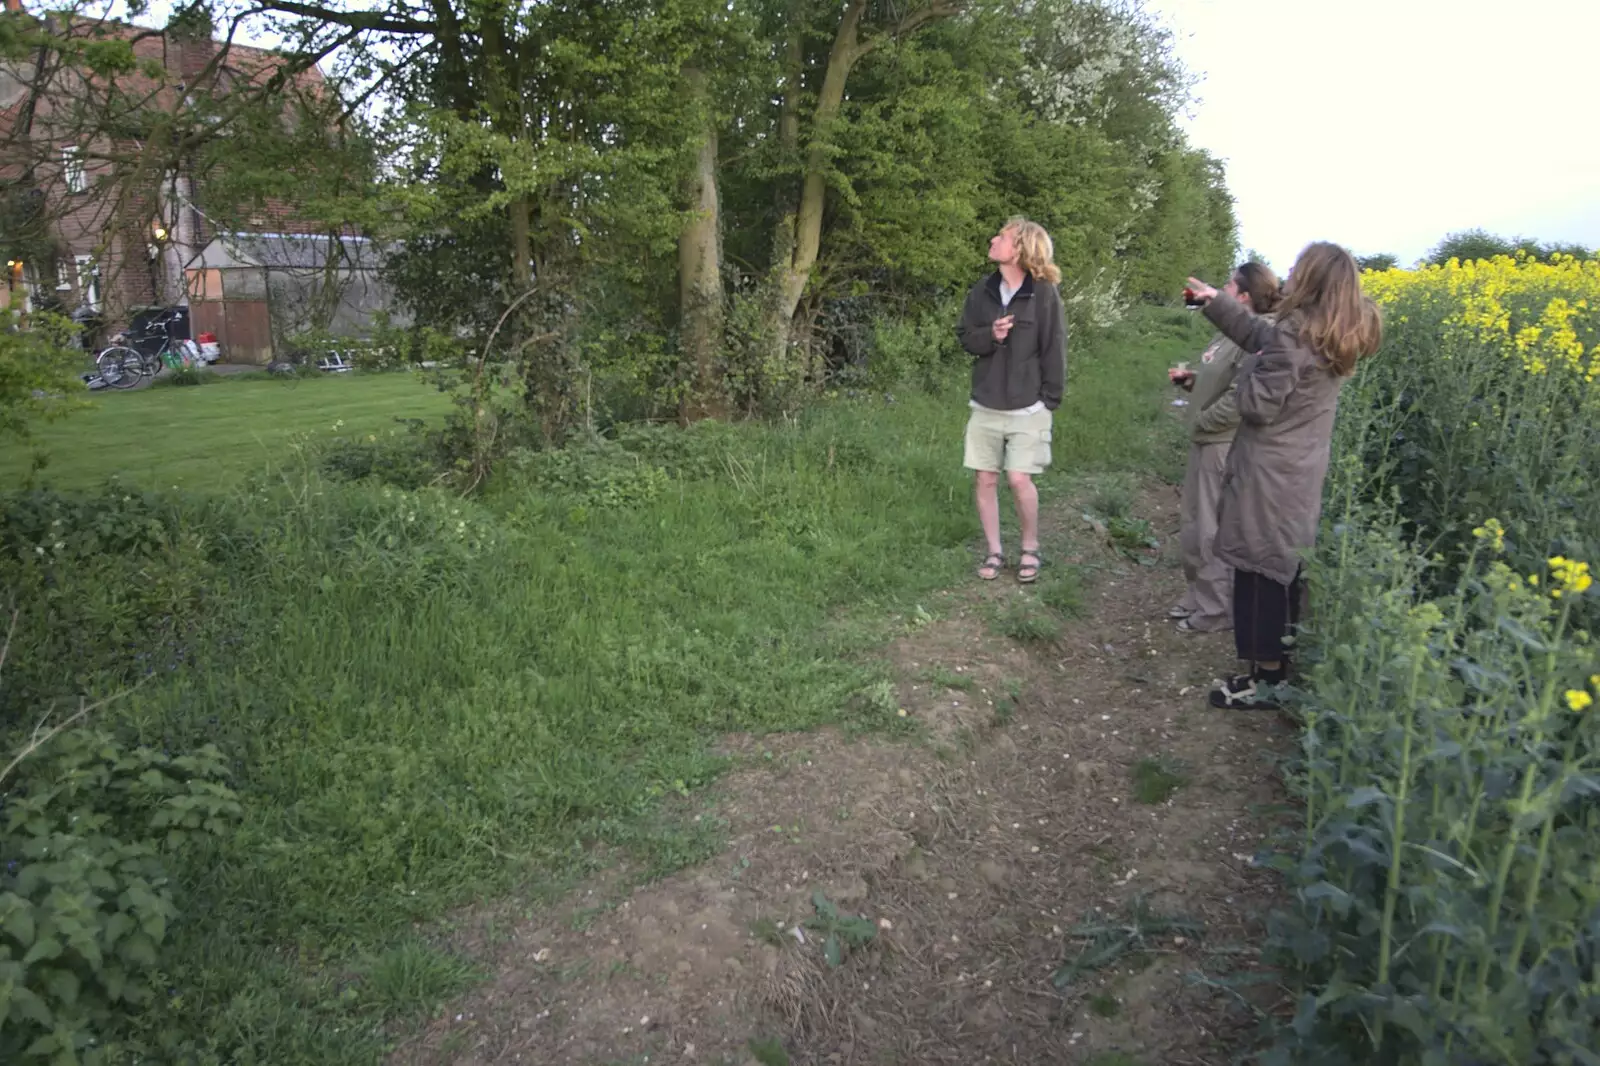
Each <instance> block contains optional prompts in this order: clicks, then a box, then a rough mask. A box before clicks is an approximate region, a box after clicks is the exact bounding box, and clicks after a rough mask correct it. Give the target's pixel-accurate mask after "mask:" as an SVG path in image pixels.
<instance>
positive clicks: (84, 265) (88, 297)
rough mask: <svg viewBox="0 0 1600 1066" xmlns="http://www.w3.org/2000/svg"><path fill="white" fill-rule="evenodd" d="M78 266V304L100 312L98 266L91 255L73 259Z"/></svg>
mask: <svg viewBox="0 0 1600 1066" xmlns="http://www.w3.org/2000/svg"><path fill="white" fill-rule="evenodd" d="M73 258H74V259H75V260H76V261H77V264H78V302H79V303H80V304H82V305H83V306H84V307H87V308H88V309H89V310H91V311H98V310H100V264H99V263H96V262H95V261H94V256H92V255H79V256H74V257H73Z"/></svg>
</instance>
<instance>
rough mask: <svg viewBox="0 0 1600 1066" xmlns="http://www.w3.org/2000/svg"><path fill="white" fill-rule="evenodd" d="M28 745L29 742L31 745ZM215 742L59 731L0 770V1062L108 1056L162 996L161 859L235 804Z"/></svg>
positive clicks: (171, 897)
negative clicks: (164, 748) (135, 741)
mask: <svg viewBox="0 0 1600 1066" xmlns="http://www.w3.org/2000/svg"><path fill="white" fill-rule="evenodd" d="M36 743H37V746H35V744H36ZM224 780H225V775H224V772H223V762H222V756H221V753H219V752H218V751H217V750H216V749H215V748H211V747H206V748H202V749H200V750H199V751H197V752H194V753H193V754H189V755H178V756H174V755H170V754H167V753H163V752H157V751H153V750H151V749H150V748H147V747H134V748H129V747H127V746H125V745H123V744H122V743H120V742H119V741H117V740H116V739H114V738H113V737H112V736H111V735H110V734H108V733H105V732H102V731H99V730H95V729H87V728H68V729H66V730H64V731H63V732H61V733H60V734H59V735H54V736H51V735H48V734H47V735H45V736H44V737H42V738H40V739H39V740H38V741H37V742H35V741H30V742H29V744H28V746H27V747H26V748H25V749H24V754H22V755H19V756H18V757H17V760H16V761H13V762H12V763H11V765H10V767H8V768H7V772H6V773H0V804H3V814H0V1061H4V1062H7V1063H17V1064H19V1066H29V1064H32V1063H38V1064H44V1063H50V1064H52V1066H57V1064H62V1063H83V1064H85V1066H95V1064H101V1063H104V1064H108V1066H109V1064H112V1063H121V1062H126V1061H130V1058H132V1057H134V1056H137V1055H138V1054H139V1053H140V1052H143V1051H145V1050H146V1048H145V1046H144V1044H143V1040H142V1038H141V1036H140V1034H139V1032H138V1027H137V1026H136V1025H135V1024H134V1022H135V1021H136V1019H137V1017H138V1015H139V1014H140V1013H141V1012H144V1011H146V1010H148V1009H149V1008H150V1007H151V1006H152V1005H153V1004H155V1003H156V1002H157V1000H158V998H159V997H162V996H165V995H166V994H167V987H166V986H167V983H168V982H167V979H166V977H165V976H164V972H163V970H164V967H163V949H164V947H165V946H166V944H167V943H168V941H169V939H170V933H171V931H172V928H173V927H174V925H176V924H177V923H178V922H179V921H181V918H182V915H181V912H180V910H179V908H178V899H177V890H176V887H175V885H174V882H173V876H172V871H171V868H170V867H171V864H172V863H173V861H174V860H175V859H179V858H181V857H182V856H183V855H184V853H186V852H188V851H190V850H191V849H193V848H195V847H197V846H198V845H199V842H200V841H201V840H202V839H204V838H205V837H208V836H217V835H220V834H222V833H224V832H226V831H227V830H228V828H229V827H230V826H231V825H232V824H233V823H234V821H235V820H236V819H237V818H238V816H239V814H240V813H241V808H240V806H239V803H238V800H237V798H236V797H235V796H234V793H233V792H232V791H231V790H230V789H229V788H228V787H227V785H226V784H225V783H224Z"/></svg>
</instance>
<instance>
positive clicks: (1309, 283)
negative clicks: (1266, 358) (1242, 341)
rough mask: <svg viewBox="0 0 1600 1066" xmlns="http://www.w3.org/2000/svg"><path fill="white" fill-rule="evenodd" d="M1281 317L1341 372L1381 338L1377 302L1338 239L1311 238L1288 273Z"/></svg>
mask: <svg viewBox="0 0 1600 1066" xmlns="http://www.w3.org/2000/svg"><path fill="white" fill-rule="evenodd" d="M1278 321H1279V322H1280V323H1283V324H1284V325H1285V326H1287V327H1289V328H1290V329H1292V330H1293V331H1294V332H1295V334H1296V335H1297V336H1298V337H1299V338H1300V343H1301V344H1304V345H1305V346H1306V347H1307V348H1310V349H1311V350H1312V351H1313V352H1315V353H1316V354H1317V355H1318V356H1319V357H1320V358H1321V359H1322V361H1323V362H1325V363H1326V364H1327V365H1328V369H1329V370H1331V371H1333V372H1334V373H1335V374H1337V375H1339V376H1340V377H1349V376H1350V375H1351V374H1353V373H1355V370H1356V364H1357V363H1358V362H1360V361H1361V360H1362V359H1364V358H1366V357H1367V356H1369V355H1371V354H1372V353H1373V352H1375V351H1377V350H1378V346H1379V345H1380V344H1382V343H1383V319H1382V317H1381V316H1380V315H1379V314H1378V305H1377V304H1375V303H1373V302H1372V300H1371V299H1370V298H1368V297H1366V296H1363V295H1362V294H1361V272H1360V270H1359V269H1357V267H1356V261H1355V258H1354V257H1352V256H1351V255H1350V253H1349V252H1347V251H1345V250H1344V249H1343V248H1341V247H1339V246H1338V245H1337V244H1332V243H1329V242H1328V241H1318V242H1316V243H1315V244H1308V245H1307V246H1306V249H1305V251H1303V252H1301V253H1300V258H1298V259H1296V260H1295V261H1294V269H1293V270H1292V271H1290V273H1289V286H1288V291H1287V292H1286V293H1285V294H1284V297H1283V302H1282V303H1281V304H1279V305H1278Z"/></svg>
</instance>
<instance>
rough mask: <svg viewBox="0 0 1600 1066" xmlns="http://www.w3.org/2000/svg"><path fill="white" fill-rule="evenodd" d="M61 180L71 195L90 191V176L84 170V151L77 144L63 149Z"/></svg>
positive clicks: (65, 146)
mask: <svg viewBox="0 0 1600 1066" xmlns="http://www.w3.org/2000/svg"><path fill="white" fill-rule="evenodd" d="M61 180H62V181H63V182H65V183H66V186H67V191H68V192H70V193H85V192H88V191H89V175H88V173H87V172H86V171H85V170H84V168H83V151H82V150H81V149H79V147H78V146H77V145H75V144H69V145H64V146H63V147H62V149H61Z"/></svg>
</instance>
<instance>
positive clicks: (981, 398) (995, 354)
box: [956, 270, 1067, 411]
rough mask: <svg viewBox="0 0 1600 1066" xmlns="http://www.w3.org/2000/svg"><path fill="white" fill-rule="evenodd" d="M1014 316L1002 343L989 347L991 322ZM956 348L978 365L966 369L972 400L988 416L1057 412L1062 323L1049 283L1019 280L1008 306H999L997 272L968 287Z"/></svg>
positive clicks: (1062, 370)
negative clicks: (1040, 408)
mask: <svg viewBox="0 0 1600 1066" xmlns="http://www.w3.org/2000/svg"><path fill="white" fill-rule="evenodd" d="M1008 314H1009V315H1014V316H1016V321H1014V322H1013V323H1012V324H1011V332H1010V333H1009V334H1008V335H1007V336H1006V339H1005V340H1004V341H1001V342H999V343H996V342H995V339H994V333H993V326H994V322H995V319H997V318H1000V317H1002V316H1004V315H1008ZM956 334H957V335H958V336H959V337H960V338H961V346H962V347H963V348H965V349H966V350H967V351H969V352H971V353H972V354H973V355H975V356H977V357H978V361H977V362H976V363H974V364H973V365H972V399H973V400H974V402H976V403H977V404H978V405H979V406H980V407H987V408H989V409H990V410H992V411H1020V410H1022V409H1024V408H1027V407H1032V406H1033V405H1034V404H1035V403H1038V402H1039V401H1041V400H1042V401H1044V405H1045V407H1046V408H1047V409H1048V410H1051V411H1054V410H1055V409H1056V408H1057V407H1060V406H1061V393H1062V389H1063V388H1064V386H1065V384H1066V379H1067V318H1066V314H1065V313H1064V312H1063V311H1062V308H1061V293H1060V292H1059V291H1058V290H1057V289H1056V287H1055V286H1054V285H1052V284H1050V283H1049V282H1042V281H1036V280H1034V277H1033V275H1032V274H1024V275H1023V278H1022V288H1020V289H1018V290H1017V291H1016V292H1015V293H1014V294H1013V295H1012V297H1011V306H1010V307H1007V306H1005V305H1004V304H1002V303H1001V302H1000V272H999V271H998V270H997V271H995V272H994V273H993V274H991V275H989V276H988V277H987V278H985V279H984V280H982V281H980V282H978V284H976V285H974V286H973V287H972V291H971V292H969V293H967V303H966V306H965V307H963V308H962V309H961V324H960V325H959V326H957V327H956Z"/></svg>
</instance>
